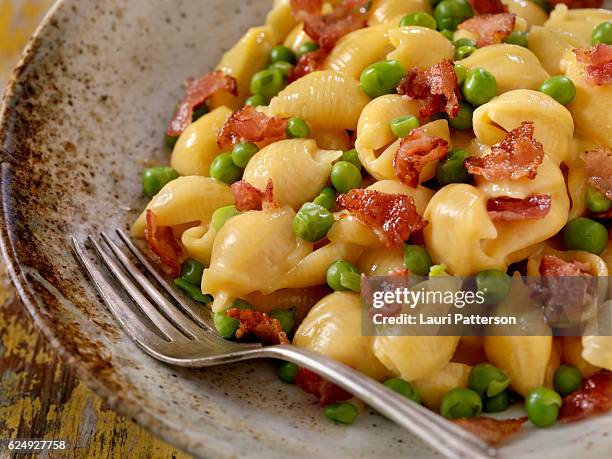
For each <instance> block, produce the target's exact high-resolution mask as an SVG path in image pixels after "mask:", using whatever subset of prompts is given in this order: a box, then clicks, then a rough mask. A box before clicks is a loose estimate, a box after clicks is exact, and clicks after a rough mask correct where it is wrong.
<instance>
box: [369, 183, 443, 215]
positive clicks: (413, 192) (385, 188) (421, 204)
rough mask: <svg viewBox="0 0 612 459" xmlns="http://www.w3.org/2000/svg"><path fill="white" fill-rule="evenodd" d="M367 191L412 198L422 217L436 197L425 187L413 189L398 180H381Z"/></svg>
mask: <svg viewBox="0 0 612 459" xmlns="http://www.w3.org/2000/svg"><path fill="white" fill-rule="evenodd" d="M367 189H368V190H374V191H381V192H383V193H389V194H404V195H406V196H410V197H411V198H412V199H413V200H414V205H415V207H416V210H417V212H418V213H419V215H421V216H422V215H423V214H424V213H425V208H426V207H427V204H428V203H429V201H430V200H431V198H432V197H433V195H434V192H433V190H430V189H429V188H427V187H424V186H423V185H418V186H417V187H416V188H412V187H409V186H407V185H404V184H403V183H401V182H398V181H397V180H380V181H378V182H376V183H374V184H372V185H370V186H369V187H368V188H367Z"/></svg>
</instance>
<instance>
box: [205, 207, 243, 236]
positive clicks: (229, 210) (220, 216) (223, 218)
mask: <svg viewBox="0 0 612 459" xmlns="http://www.w3.org/2000/svg"><path fill="white" fill-rule="evenodd" d="M239 213H240V212H238V211H237V210H236V206H234V205H232V206H225V207H219V208H218V209H217V210H215V211H214V212H213V214H212V219H211V224H212V226H213V228H214V229H215V231H219V230H220V229H221V228H223V225H225V223H226V222H227V221H228V220H229V219H230V218H232V217H235V216H236V215H238V214H239Z"/></svg>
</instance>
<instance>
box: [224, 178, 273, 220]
mask: <svg viewBox="0 0 612 459" xmlns="http://www.w3.org/2000/svg"><path fill="white" fill-rule="evenodd" d="M230 188H231V190H232V194H233V195H234V200H235V202H236V210H239V211H241V212H243V211H249V210H264V209H271V208H276V207H278V204H276V202H275V201H274V184H273V183H272V179H268V183H267V184H266V189H265V190H264V191H261V190H259V189H258V188H257V187H255V186H253V185H251V184H250V183H249V182H246V181H244V180H240V181H239V182H236V183H232V185H231V187H230Z"/></svg>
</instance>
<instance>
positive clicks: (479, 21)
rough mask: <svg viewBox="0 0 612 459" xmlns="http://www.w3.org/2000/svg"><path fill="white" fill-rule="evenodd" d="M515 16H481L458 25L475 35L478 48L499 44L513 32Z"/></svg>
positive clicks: (504, 14) (500, 14)
mask: <svg viewBox="0 0 612 459" xmlns="http://www.w3.org/2000/svg"><path fill="white" fill-rule="evenodd" d="M515 22H516V15H514V14H512V13H498V14H481V15H480V16H474V17H473V18H470V19H468V20H467V21H464V22H462V23H461V24H459V28H460V29H464V30H467V31H469V32H472V33H475V34H476V35H477V38H476V46H478V47H479V48H481V47H483V46H487V45H493V44H495V43H501V42H502V41H503V40H504V38H506V37H507V36H508V35H510V34H511V33H512V31H513V30H514V23H515Z"/></svg>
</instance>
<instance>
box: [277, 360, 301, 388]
mask: <svg viewBox="0 0 612 459" xmlns="http://www.w3.org/2000/svg"><path fill="white" fill-rule="evenodd" d="M298 368H299V367H298V366H297V365H296V364H295V363H293V362H283V363H281V364H280V366H279V367H278V377H279V378H280V379H281V380H282V381H285V382H287V383H291V384H294V383H295V377H296V376H297V372H298Z"/></svg>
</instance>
